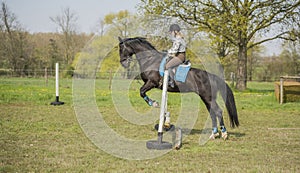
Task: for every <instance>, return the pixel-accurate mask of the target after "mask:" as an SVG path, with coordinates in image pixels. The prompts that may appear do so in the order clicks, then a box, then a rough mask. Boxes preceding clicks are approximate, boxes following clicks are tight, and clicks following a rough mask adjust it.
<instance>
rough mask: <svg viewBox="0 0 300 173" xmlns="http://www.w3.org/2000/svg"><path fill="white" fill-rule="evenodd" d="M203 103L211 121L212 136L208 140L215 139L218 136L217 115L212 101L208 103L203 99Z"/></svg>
mask: <svg viewBox="0 0 300 173" xmlns="http://www.w3.org/2000/svg"><path fill="white" fill-rule="evenodd" d="M202 100H203V102H204V103H205V106H206V108H207V110H208V112H209V115H210V118H211V121H212V134H211V136H210V137H209V138H210V139H215V138H217V137H219V136H220V134H219V132H218V125H217V116H216V115H217V114H216V112H217V111H216V108H217V107H216V106H217V105H216V104H214V101H208V100H206V99H203V98H202Z"/></svg>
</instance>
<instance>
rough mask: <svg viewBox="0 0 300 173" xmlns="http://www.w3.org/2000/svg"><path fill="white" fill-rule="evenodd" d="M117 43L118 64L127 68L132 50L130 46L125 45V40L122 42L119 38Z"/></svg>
mask: <svg viewBox="0 0 300 173" xmlns="http://www.w3.org/2000/svg"><path fill="white" fill-rule="evenodd" d="M119 41H120V43H119V54H120V63H121V64H122V66H123V67H124V68H128V67H129V66H130V62H131V61H132V55H133V54H134V50H133V49H132V47H131V46H130V45H128V44H127V43H126V41H127V40H126V39H124V40H122V39H121V38H120V37H119Z"/></svg>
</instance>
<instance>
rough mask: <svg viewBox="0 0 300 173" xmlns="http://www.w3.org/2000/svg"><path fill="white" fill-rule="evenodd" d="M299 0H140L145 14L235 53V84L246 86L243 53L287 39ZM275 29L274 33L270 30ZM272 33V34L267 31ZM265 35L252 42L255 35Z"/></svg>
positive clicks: (245, 59)
mask: <svg viewBox="0 0 300 173" xmlns="http://www.w3.org/2000/svg"><path fill="white" fill-rule="evenodd" d="M299 5H300V1H299V0H288V1H287V0H259V1H255V0H229V1H224V0H221V1H210V0H174V1H170V0H142V3H141V6H142V9H144V12H145V13H150V14H160V15H165V16H174V17H179V18H180V19H181V20H183V21H185V22H186V23H188V24H190V25H192V26H194V27H197V28H198V30H199V31H206V32H207V33H209V34H210V35H211V36H213V38H214V39H217V40H218V39H219V40H223V41H225V40H226V42H227V43H230V44H232V45H233V46H235V47H236V50H237V59H238V64H237V85H236V88H237V89H239V90H244V89H246V87H247V50H248V49H250V48H253V47H255V46H257V45H259V44H262V43H264V42H267V41H270V40H275V39H278V38H281V39H293V38H291V37H290V36H291V34H290V33H291V32H292V31H295V30H294V29H293V28H294V27H295V26H294V25H293V24H294V23H295V22H297V21H299V18H300V17H299V16H300V10H299ZM272 28H275V29H276V30H272ZM270 31H272V32H270ZM264 33H269V35H270V36H266V35H262V36H264V37H263V38H262V39H261V40H257V41H253V40H252V39H253V38H254V36H256V35H258V34H264Z"/></svg>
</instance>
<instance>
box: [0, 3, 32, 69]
mask: <svg viewBox="0 0 300 173" xmlns="http://www.w3.org/2000/svg"><path fill="white" fill-rule="evenodd" d="M0 19H1V20H0V29H1V30H0V31H1V43H0V46H1V50H2V51H1V52H0V53H1V57H3V58H2V64H3V65H5V66H6V68H11V69H12V70H13V71H14V72H18V73H19V74H24V73H25V69H26V68H29V65H30V61H31V58H30V57H31V56H30V52H31V50H30V49H31V48H30V44H29V42H28V40H27V37H28V33H27V32H25V31H24V30H23V29H22V27H21V25H20V24H19V22H18V21H17V18H16V16H15V15H14V13H12V12H11V11H10V10H9V8H8V6H7V5H6V4H5V3H4V2H2V4H1V11H0Z"/></svg>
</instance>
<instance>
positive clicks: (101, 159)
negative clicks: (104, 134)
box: [0, 78, 300, 172]
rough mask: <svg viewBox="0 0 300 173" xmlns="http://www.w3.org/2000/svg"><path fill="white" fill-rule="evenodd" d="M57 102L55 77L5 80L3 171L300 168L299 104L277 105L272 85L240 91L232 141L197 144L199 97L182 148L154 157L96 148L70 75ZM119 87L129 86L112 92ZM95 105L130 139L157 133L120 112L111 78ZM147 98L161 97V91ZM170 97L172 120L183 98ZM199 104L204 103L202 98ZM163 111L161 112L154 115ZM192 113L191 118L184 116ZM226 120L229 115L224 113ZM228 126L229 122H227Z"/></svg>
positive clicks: (140, 107)
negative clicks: (80, 118)
mask: <svg viewBox="0 0 300 173" xmlns="http://www.w3.org/2000/svg"><path fill="white" fill-rule="evenodd" d="M60 86H61V87H60V99H61V101H64V102H65V103H66V104H65V105H63V106H50V102H52V101H54V99H55V88H54V79H50V80H49V83H48V85H46V84H45V81H44V80H43V79H26V78H22V79H19V78H7V79H4V78H2V79H0V110H1V115H0V128H1V131H0V133H1V134H0V172H298V171H299V170H300V133H299V130H300V128H299V124H300V103H299V102H295V103H286V104H284V105H279V104H278V102H277V101H276V99H275V96H274V91H273V90H274V85H273V83H257V82H249V83H248V88H249V89H247V90H246V91H244V92H239V91H235V92H234V95H235V99H236V104H237V108H238V113H239V119H240V124H241V126H240V127H239V128H236V129H231V128H229V127H228V130H229V135H230V136H229V139H228V140H227V141H223V140H221V139H217V140H214V141H208V142H207V143H206V144H205V145H203V146H202V145H199V137H200V133H201V131H202V128H203V127H204V123H205V120H206V119H207V116H208V114H207V111H206V110H205V108H204V105H203V103H202V102H200V101H199V100H197V99H196V98H194V97H191V103H193V104H198V105H199V106H200V110H199V113H198V120H197V122H196V124H195V126H194V127H193V130H192V131H191V134H189V135H188V136H186V137H185V138H184V141H183V147H182V148H181V149H180V150H178V151H175V150H173V151H171V152H169V153H168V154H166V155H164V156H162V157H160V158H155V159H150V160H139V161H134V160H126V159H122V158H116V157H114V156H112V155H110V154H107V153H105V152H104V151H102V150H101V149H99V148H98V147H96V146H95V145H94V144H93V143H92V142H91V141H90V140H89V139H88V138H87V137H86V136H85V134H84V132H83V130H82V129H81V128H80V126H79V123H78V121H77V119H76V114H75V112H74V105H73V102H72V99H73V98H72V80H70V79H62V80H61V81H60ZM140 86H141V84H140V83H138V82H133V83H131V85H130V90H129V93H128V95H129V96H128V97H129V101H130V103H131V104H132V107H133V109H135V110H136V111H137V112H140V113H145V112H147V111H149V110H151V108H149V107H148V106H147V105H146V103H145V102H144V101H143V100H142V99H141V98H140V97H139V87H140ZM114 92H120V93H121V94H122V93H123V92H124V91H114ZM95 93H96V103H97V105H98V108H99V111H100V112H101V113H102V115H103V118H104V119H105V121H106V122H107V124H108V125H109V126H110V127H111V128H113V129H114V130H115V131H116V132H117V133H119V134H122V135H124V136H126V137H128V138H132V139H149V138H155V136H156V132H155V131H154V130H153V125H154V124H150V125H143V126H139V125H134V124H131V123H129V122H127V121H126V120H124V119H123V118H122V117H120V116H119V115H118V112H117V111H116V109H115V108H114V102H113V100H112V97H111V95H112V94H111V92H110V91H109V89H108V81H103V80H98V81H96V90H95ZM149 95H150V96H151V97H152V98H154V99H156V100H158V101H160V92H158V91H157V90H156V91H155V90H153V91H151V92H149ZM180 98H181V97H180V95H178V94H170V95H169V110H170V112H171V114H172V121H175V120H176V119H177V117H178V116H179V113H178V112H179V109H180V106H181V99H180ZM198 101H199V102H198ZM155 116H158V115H155ZM187 116H188V115H187ZM224 117H225V121H228V116H227V113H224ZM226 124H227V126H229V125H228V123H226Z"/></svg>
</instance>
